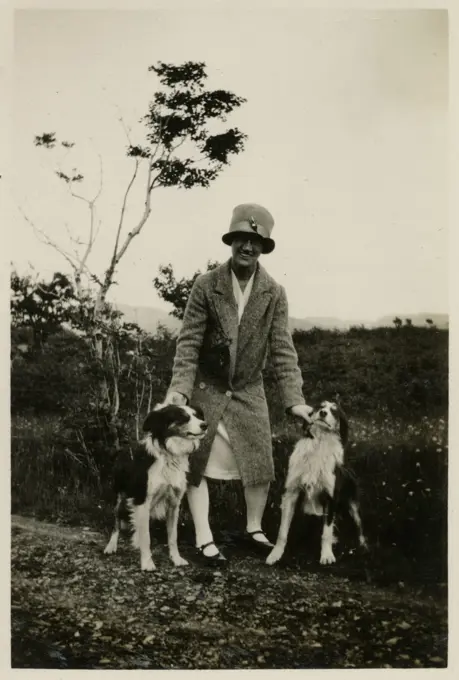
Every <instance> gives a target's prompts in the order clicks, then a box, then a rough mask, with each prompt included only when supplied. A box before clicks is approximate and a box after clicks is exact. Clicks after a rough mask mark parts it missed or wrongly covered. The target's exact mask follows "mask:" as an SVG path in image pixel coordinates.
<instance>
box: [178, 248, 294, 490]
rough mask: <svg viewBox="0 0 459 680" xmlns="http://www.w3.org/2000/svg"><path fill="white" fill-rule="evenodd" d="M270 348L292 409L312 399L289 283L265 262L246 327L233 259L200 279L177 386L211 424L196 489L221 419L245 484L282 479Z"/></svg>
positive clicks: (182, 339)
mask: <svg viewBox="0 0 459 680" xmlns="http://www.w3.org/2000/svg"><path fill="white" fill-rule="evenodd" d="M268 351H269V352H270V356H271V361H272V364H273V367H274V370H275V374H276V377H277V381H278V386H279V397H280V398H281V399H282V402H283V405H284V407H285V409H288V408H290V407H291V406H294V405H296V404H304V403H305V400H304V397H303V392H302V385H303V380H302V376H301V371H300V369H299V367H298V357H297V354H296V350H295V347H294V345H293V341H292V336H291V334H290V331H289V327H288V305H287V298H286V294H285V290H284V288H283V287H282V286H281V285H279V284H278V283H276V281H274V279H273V278H272V277H271V276H269V274H268V273H267V272H266V270H265V269H264V268H263V267H262V266H261V265H260V264H259V263H258V264H257V269H256V272H255V276H254V281H253V287H252V291H251V293H250V297H249V299H248V301H247V304H246V307H245V309H244V313H243V315H242V318H241V321H240V324H239V325H238V310H237V304H236V300H235V298H234V293H233V285H232V278H231V260H229V261H228V262H226V263H225V264H222V265H220V266H219V267H217V268H216V269H214V270H212V271H210V272H207V273H205V274H201V275H200V276H198V278H197V279H196V281H195V283H194V285H193V288H192V290H191V293H190V297H189V299H188V303H187V306H186V310H185V315H184V319H183V325H182V328H181V331H180V334H179V336H178V339H177V347H176V353H175V359H174V366H173V372H172V380H171V384H170V387H169V390H170V391H174V392H180V393H181V394H183V395H184V396H185V397H186V398H187V399H188V401H191V402H193V404H196V405H199V406H201V408H202V409H203V411H204V415H205V418H206V420H207V423H208V425H209V428H208V431H207V434H206V436H205V438H204V439H203V440H202V443H201V446H200V448H199V449H198V451H197V452H196V453H195V454H193V456H192V457H191V460H190V475H189V482H190V484H192V485H193V486H199V484H200V481H201V478H202V475H203V472H204V470H205V467H206V465H207V461H208V459H209V454H210V449H211V446H212V442H213V440H214V438H215V434H216V430H217V426H218V423H219V421H220V420H223V423H224V425H225V427H226V430H227V432H228V435H229V438H230V442H231V447H232V449H233V452H234V455H235V458H236V462H237V464H238V468H239V470H240V473H241V479H242V483H243V484H244V486H248V485H253V484H263V483H267V482H270V481H272V480H273V479H274V465H273V457H272V441H271V428H270V423H269V414H268V405H267V402H266V396H265V392H264V387H263V378H262V370H263V368H264V366H265V362H266V358H267V354H268Z"/></svg>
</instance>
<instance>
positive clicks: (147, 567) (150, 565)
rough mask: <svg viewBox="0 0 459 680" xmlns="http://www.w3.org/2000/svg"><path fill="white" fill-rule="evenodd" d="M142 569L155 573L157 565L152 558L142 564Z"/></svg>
mask: <svg viewBox="0 0 459 680" xmlns="http://www.w3.org/2000/svg"><path fill="white" fill-rule="evenodd" d="M140 568H141V570H142V571H155V569H156V565H155V563H154V562H153V560H152V559H151V557H150V558H149V559H148V560H145V561H144V562H141V564H140Z"/></svg>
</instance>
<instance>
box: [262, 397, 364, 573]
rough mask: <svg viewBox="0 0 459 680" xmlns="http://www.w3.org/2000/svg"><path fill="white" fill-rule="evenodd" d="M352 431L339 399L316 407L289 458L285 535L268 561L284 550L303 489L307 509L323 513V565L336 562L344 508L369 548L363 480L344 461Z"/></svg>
mask: <svg viewBox="0 0 459 680" xmlns="http://www.w3.org/2000/svg"><path fill="white" fill-rule="evenodd" d="M348 434H349V425H348V421H347V418H346V416H345V414H344V412H343V411H342V409H341V408H340V407H339V406H338V405H337V404H336V403H334V402H330V401H324V402H322V404H321V405H320V407H319V408H318V409H316V410H315V411H313V412H312V414H311V424H310V425H308V427H307V429H306V432H305V436H303V437H302V438H301V439H300V441H299V442H298V443H297V444H296V446H295V449H294V450H293V453H292V455H291V457H290V460H289V465H288V472H287V478H286V482H285V492H284V494H283V496H282V503H281V508H282V515H281V523H280V528H279V535H278V537H277V542H276V545H275V546H274V548H273V549H272V551H271V552H270V554H269V555H268V557H267V560H266V563H267V564H274V563H275V562H277V561H278V560H280V558H281V557H282V555H283V553H284V550H285V546H286V543H287V537H288V533H289V530H290V525H291V522H292V519H293V514H294V511H295V506H296V503H297V500H298V497H299V495H300V493H301V492H303V493H304V500H303V512H305V513H306V514H308V515H320V516H323V528H322V541H321V543H322V544H321V554H320V563H321V564H332V563H333V562H335V556H334V554H333V544H334V543H335V542H336V541H335V536H334V523H335V516H336V515H337V514H339V513H341V512H343V511H347V512H349V514H350V516H351V517H352V519H353V520H354V522H355V524H356V526H357V529H358V533H359V543H360V545H361V546H362V548H365V549H366V548H367V542H366V539H365V536H364V535H363V532H362V522H361V519H360V514H359V503H358V488H357V481H356V478H355V476H354V475H353V473H352V472H351V471H350V470H349V469H347V468H346V467H345V465H344V449H345V446H346V443H347V440H348Z"/></svg>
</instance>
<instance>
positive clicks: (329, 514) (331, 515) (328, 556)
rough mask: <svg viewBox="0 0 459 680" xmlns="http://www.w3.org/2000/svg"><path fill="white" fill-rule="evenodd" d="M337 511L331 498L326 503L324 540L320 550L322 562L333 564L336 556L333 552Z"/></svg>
mask: <svg viewBox="0 0 459 680" xmlns="http://www.w3.org/2000/svg"><path fill="white" fill-rule="evenodd" d="M334 529H335V512H334V507H333V502H332V500H331V499H330V500H329V501H328V502H327V503H326V504H324V522H323V529H322V541H321V550H320V564H333V562H336V558H335V556H334V554H333V544H334V542H335V536H334Z"/></svg>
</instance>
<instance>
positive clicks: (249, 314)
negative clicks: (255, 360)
mask: <svg viewBox="0 0 459 680" xmlns="http://www.w3.org/2000/svg"><path fill="white" fill-rule="evenodd" d="M271 298H272V292H271V286H270V282H269V278H268V275H267V273H266V271H265V269H263V267H262V266H261V265H260V264H259V265H258V268H257V271H256V273H255V278H254V281H253V287H252V291H251V293H250V297H249V299H248V301H247V304H246V306H245V309H244V313H243V314H242V319H241V323H240V325H239V337H238V343H237V351H238V354H239V355H240V354H241V353H242V352H243V351H244V348H245V347H246V345H247V342H248V341H249V339H250V338H251V337H252V336H253V334H254V333H255V335H256V334H257V332H258V331H257V329H258V327H259V326H258V323H259V321H260V320H261V319H262V318H263V315H264V313H265V312H266V309H267V307H268V305H269V303H270V302H271Z"/></svg>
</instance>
